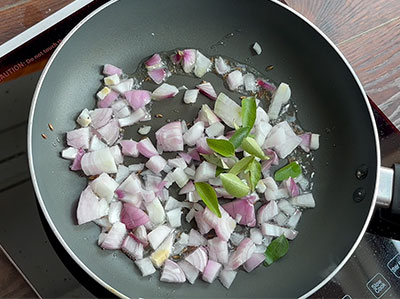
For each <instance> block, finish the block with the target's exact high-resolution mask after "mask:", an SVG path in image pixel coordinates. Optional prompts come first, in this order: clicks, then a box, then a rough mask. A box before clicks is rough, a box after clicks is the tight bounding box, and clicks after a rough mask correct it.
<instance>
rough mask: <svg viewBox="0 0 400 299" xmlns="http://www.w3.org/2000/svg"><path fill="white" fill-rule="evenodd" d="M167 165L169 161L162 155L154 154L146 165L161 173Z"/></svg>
mask: <svg viewBox="0 0 400 299" xmlns="http://www.w3.org/2000/svg"><path fill="white" fill-rule="evenodd" d="M166 165H167V161H166V160H165V159H164V158H163V157H161V156H158V155H157V156H152V157H151V158H150V159H149V160H148V161H147V162H146V167H147V168H148V169H150V170H151V171H152V172H154V173H156V174H157V173H160V172H161V171H162V170H163V169H164V167H165V166H166Z"/></svg>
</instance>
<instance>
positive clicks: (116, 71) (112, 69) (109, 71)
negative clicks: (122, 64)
mask: <svg viewBox="0 0 400 299" xmlns="http://www.w3.org/2000/svg"><path fill="white" fill-rule="evenodd" d="M103 74H104V75H107V76H111V75H122V70H121V69H120V68H119V67H116V66H114V65H112V64H108V63H106V64H105V65H104V67H103Z"/></svg>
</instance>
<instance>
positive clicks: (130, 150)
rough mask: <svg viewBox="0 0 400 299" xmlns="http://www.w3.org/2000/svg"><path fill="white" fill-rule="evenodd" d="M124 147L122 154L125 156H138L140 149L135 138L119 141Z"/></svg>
mask: <svg viewBox="0 0 400 299" xmlns="http://www.w3.org/2000/svg"><path fill="white" fill-rule="evenodd" d="M119 143H120V144H121V147H122V154H123V155H125V156H131V157H134V158H136V157H138V156H139V150H138V149H137V144H138V143H137V142H136V141H134V140H132V139H131V140H121V141H120V142H119Z"/></svg>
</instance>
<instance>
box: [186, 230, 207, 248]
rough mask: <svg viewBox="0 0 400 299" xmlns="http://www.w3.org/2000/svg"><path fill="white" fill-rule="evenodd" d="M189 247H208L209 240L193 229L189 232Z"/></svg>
mask: <svg viewBox="0 0 400 299" xmlns="http://www.w3.org/2000/svg"><path fill="white" fill-rule="evenodd" d="M188 245H189V246H196V247H197V246H205V245H207V240H206V238H204V237H203V236H202V235H201V234H200V233H199V232H198V231H197V230H195V229H193V228H192V229H191V230H190V232H189V242H188Z"/></svg>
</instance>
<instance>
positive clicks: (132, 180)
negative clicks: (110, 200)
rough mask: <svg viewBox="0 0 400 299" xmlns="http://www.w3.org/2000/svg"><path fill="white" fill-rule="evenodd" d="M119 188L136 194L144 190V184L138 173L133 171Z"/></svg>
mask: <svg viewBox="0 0 400 299" xmlns="http://www.w3.org/2000/svg"><path fill="white" fill-rule="evenodd" d="M118 189H119V190H122V191H124V192H126V193H130V194H136V193H141V192H142V185H141V182H140V179H139V178H138V177H137V175H136V174H134V173H132V174H131V175H130V176H128V177H127V178H126V179H125V181H124V182H123V183H122V184H121V185H120V186H119V188H118Z"/></svg>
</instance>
